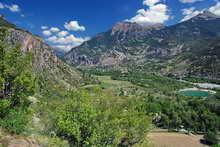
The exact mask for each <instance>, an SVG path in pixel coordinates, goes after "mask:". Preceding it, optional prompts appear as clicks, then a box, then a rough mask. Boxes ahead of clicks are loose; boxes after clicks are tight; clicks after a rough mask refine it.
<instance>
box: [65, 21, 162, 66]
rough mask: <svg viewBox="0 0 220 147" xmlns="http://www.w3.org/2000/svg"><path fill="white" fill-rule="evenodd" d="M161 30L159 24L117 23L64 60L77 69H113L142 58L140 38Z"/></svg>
mask: <svg viewBox="0 0 220 147" xmlns="http://www.w3.org/2000/svg"><path fill="white" fill-rule="evenodd" d="M163 27H164V26H163V25H162V24H156V25H153V26H148V27H144V26H141V25H139V24H137V23H130V22H121V23H118V24H117V25H116V26H114V27H113V28H112V29H111V30H109V31H107V32H105V33H101V34H98V35H96V36H95V37H93V38H92V39H91V40H89V41H87V42H85V43H84V44H82V45H81V46H79V47H76V48H73V49H72V50H71V51H70V52H69V53H67V54H66V56H65V59H66V61H67V62H68V63H70V64H76V65H81V66H101V67H117V66H119V65H120V64H121V63H122V62H123V61H125V60H137V59H141V58H143V55H144V53H145V50H144V49H147V48H149V45H148V44H145V43H143V42H142V41H143V38H144V37H146V36H148V35H151V34H152V32H153V31H155V30H159V29H161V28H163ZM139 43H141V45H138V44H139Z"/></svg>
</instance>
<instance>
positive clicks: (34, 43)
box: [0, 18, 83, 88]
mask: <svg viewBox="0 0 220 147" xmlns="http://www.w3.org/2000/svg"><path fill="white" fill-rule="evenodd" d="M5 22H7V21H6V20H5V19H4V18H1V19H0V27H6V28H7V35H6V37H5V41H7V42H8V43H9V44H10V45H12V46H13V45H15V44H17V43H19V44H21V49H22V51H23V52H24V53H26V52H30V53H32V55H33V68H34V71H35V73H36V74H37V75H38V76H39V77H41V79H42V80H43V81H42V82H48V83H50V84H51V85H54V86H60V87H63V88H74V87H76V86H78V85H79V84H80V83H81V82H82V80H83V78H82V76H81V74H80V72H78V71H77V70H76V69H74V68H73V67H70V66H69V65H67V64H65V63H64V62H63V61H61V60H60V59H59V58H58V57H56V56H55V55H54V54H53V52H52V49H51V47H50V46H49V45H47V44H46V43H44V41H43V39H42V38H40V37H38V36H35V35H33V34H31V33H30V32H28V31H24V30H22V29H18V28H16V27H11V26H13V24H10V23H9V22H7V23H5ZM5 24H7V25H5Z"/></svg>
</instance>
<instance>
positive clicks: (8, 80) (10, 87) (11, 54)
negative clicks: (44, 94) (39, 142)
mask: <svg viewBox="0 0 220 147" xmlns="http://www.w3.org/2000/svg"><path fill="white" fill-rule="evenodd" d="M0 29H1V30H0V32H1V33H0V125H1V126H2V127H4V128H7V129H8V131H10V132H12V133H22V132H23V131H24V130H25V127H26V125H27V121H28V120H29V117H28V116H29V115H28V114H29V112H28V111H29V110H28V106H29V104H30V102H29V101H28V99H27V98H28V96H30V95H33V94H34V90H35V86H36V85H35V78H34V76H33V75H32V72H31V70H30V69H31V68H30V66H31V55H25V56H24V55H23V54H22V52H21V50H20V46H19V45H16V46H15V47H10V46H9V45H8V44H6V43H5V42H4V40H3V39H4V36H5V35H6V33H7V29H4V28H0Z"/></svg>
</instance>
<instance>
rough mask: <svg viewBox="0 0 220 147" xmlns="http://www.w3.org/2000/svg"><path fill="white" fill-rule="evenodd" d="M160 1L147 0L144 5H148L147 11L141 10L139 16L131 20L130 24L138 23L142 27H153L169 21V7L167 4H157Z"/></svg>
mask: <svg viewBox="0 0 220 147" xmlns="http://www.w3.org/2000/svg"><path fill="white" fill-rule="evenodd" d="M158 2H160V0H159V1H158V0H147V1H146V0H145V1H144V4H146V5H148V6H149V8H148V9H147V10H145V9H140V10H138V11H137V15H136V16H135V17H133V18H131V19H130V20H127V21H130V22H136V23H139V24H142V25H152V24H157V23H164V22H165V21H167V20H169V18H170V16H169V15H168V7H167V5H165V4H157V3H158Z"/></svg>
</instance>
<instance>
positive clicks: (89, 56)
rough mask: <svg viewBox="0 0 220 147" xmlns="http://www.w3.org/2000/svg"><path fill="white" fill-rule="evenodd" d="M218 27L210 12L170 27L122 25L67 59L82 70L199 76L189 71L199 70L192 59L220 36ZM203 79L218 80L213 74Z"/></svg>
mask: <svg viewBox="0 0 220 147" xmlns="http://www.w3.org/2000/svg"><path fill="white" fill-rule="evenodd" d="M219 26H220V17H219V16H216V15H214V14H212V13H211V12H208V11H205V12H203V13H201V14H199V15H197V16H195V17H193V18H192V19H190V20H188V21H185V22H181V23H179V24H176V25H173V26H169V27H165V26H163V25H161V24H157V25H153V26H148V27H144V26H141V25H138V24H136V23H129V22H123V23H119V24H117V25H116V26H115V27H113V28H112V29H111V30H109V31H107V32H105V33H101V34H98V35H97V36H95V37H93V38H92V39H91V40H89V41H87V42H85V43H84V44H82V45H81V46H79V47H76V48H73V49H72V50H71V51H70V52H69V53H67V54H66V56H65V59H66V61H67V63H70V64H74V65H77V66H80V67H100V68H102V69H103V68H105V69H106V68H107V69H112V68H113V69H118V70H125V71H128V70H132V71H133V70H141V71H145V72H160V73H164V74H168V73H173V74H178V75H180V76H182V75H186V74H189V73H193V74H195V75H196V76H199V75H203V74H202V73H199V71H198V72H191V71H190V69H192V68H194V69H195V68H196V67H191V66H193V65H194V64H192V60H194V59H192V58H193V57H194V56H195V54H196V53H197V52H196V51H197V50H200V51H205V48H208V46H207V45H208V44H209V43H210V42H212V41H213V40H215V39H216V38H217V37H218V36H219V35H220V27H219ZM194 62H196V61H193V63H194ZM190 65H191V66H190ZM213 66H217V65H213ZM203 76H205V77H213V78H219V75H218V74H217V73H214V74H213V73H211V72H208V73H206V75H203Z"/></svg>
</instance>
